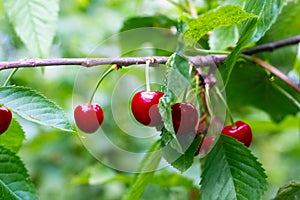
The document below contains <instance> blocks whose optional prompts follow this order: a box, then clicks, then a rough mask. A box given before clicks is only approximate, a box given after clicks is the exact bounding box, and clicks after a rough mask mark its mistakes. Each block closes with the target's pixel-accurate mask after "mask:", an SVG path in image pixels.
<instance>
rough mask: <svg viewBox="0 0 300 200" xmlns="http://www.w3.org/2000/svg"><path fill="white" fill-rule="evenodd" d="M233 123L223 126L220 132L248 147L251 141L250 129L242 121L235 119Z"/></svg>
mask: <svg viewBox="0 0 300 200" xmlns="http://www.w3.org/2000/svg"><path fill="white" fill-rule="evenodd" d="M234 125H235V127H232V126H231V125H229V126H225V127H224V128H223V130H222V134H224V135H228V136H231V137H233V138H235V139H237V140H238V141H240V142H242V143H244V144H245V145H246V146H247V147H249V146H250V144H251V142H252V130H251V128H250V126H249V125H248V124H246V123H245V122H242V121H237V122H235V123H234Z"/></svg>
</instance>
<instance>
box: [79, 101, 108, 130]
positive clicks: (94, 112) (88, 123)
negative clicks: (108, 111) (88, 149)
mask: <svg viewBox="0 0 300 200" xmlns="http://www.w3.org/2000/svg"><path fill="white" fill-rule="evenodd" d="M74 118H75V122H76V125H77V127H78V128H79V129H80V130H81V131H83V132H86V133H94V132H96V131H97V129H98V128H99V127H100V125H101V124H102V122H103V119H104V114H103V110H102V108H101V106H99V105H98V104H91V105H88V104H81V105H78V106H77V107H76V108H75V110H74Z"/></svg>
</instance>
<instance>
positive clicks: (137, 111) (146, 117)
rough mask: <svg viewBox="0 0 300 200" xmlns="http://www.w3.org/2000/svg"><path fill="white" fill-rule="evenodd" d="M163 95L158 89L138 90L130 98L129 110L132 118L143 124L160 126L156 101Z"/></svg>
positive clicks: (160, 120)
mask: <svg viewBox="0 0 300 200" xmlns="http://www.w3.org/2000/svg"><path fill="white" fill-rule="evenodd" d="M163 95H164V93H163V92H159V91H140V92H137V93H136V94H135V95H134V96H133V97H132V100H131V111H132V114H133V116H134V118H135V119H136V120H137V121H138V122H140V123H141V124H143V125H145V126H161V125H162V119H161V116H160V114H159V109H158V103H159V100H160V98H161V97H162V96H163Z"/></svg>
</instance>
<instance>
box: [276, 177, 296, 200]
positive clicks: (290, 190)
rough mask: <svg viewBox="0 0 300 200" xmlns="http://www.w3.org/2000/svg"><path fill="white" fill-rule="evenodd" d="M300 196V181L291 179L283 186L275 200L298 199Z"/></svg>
mask: <svg viewBox="0 0 300 200" xmlns="http://www.w3.org/2000/svg"><path fill="white" fill-rule="evenodd" d="M299 198H300V183H299V182H297V181H290V182H289V183H287V184H286V185H285V186H283V187H281V188H280V189H279V190H278V192H277V195H276V197H275V198H274V200H282V199H284V200H296V199H299Z"/></svg>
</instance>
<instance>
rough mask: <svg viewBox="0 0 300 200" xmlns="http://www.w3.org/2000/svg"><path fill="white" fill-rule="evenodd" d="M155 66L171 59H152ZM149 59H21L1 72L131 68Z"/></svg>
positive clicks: (1, 66) (0, 67) (1, 67)
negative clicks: (75, 67) (46, 68)
mask: <svg viewBox="0 0 300 200" xmlns="http://www.w3.org/2000/svg"><path fill="white" fill-rule="evenodd" d="M151 58H152V59H153V61H154V62H153V64H155V63H157V64H165V63H166V62H167V60H168V59H169V57H166V56H155V57H151ZM147 59H148V57H126V58H53V59H37V58H33V59H21V60H19V61H11V62H0V70H4V69H10V68H25V67H42V66H57V65H80V66H83V67H93V66H97V65H109V64H116V65H120V66H129V65H137V64H145V63H146V61H147Z"/></svg>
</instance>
